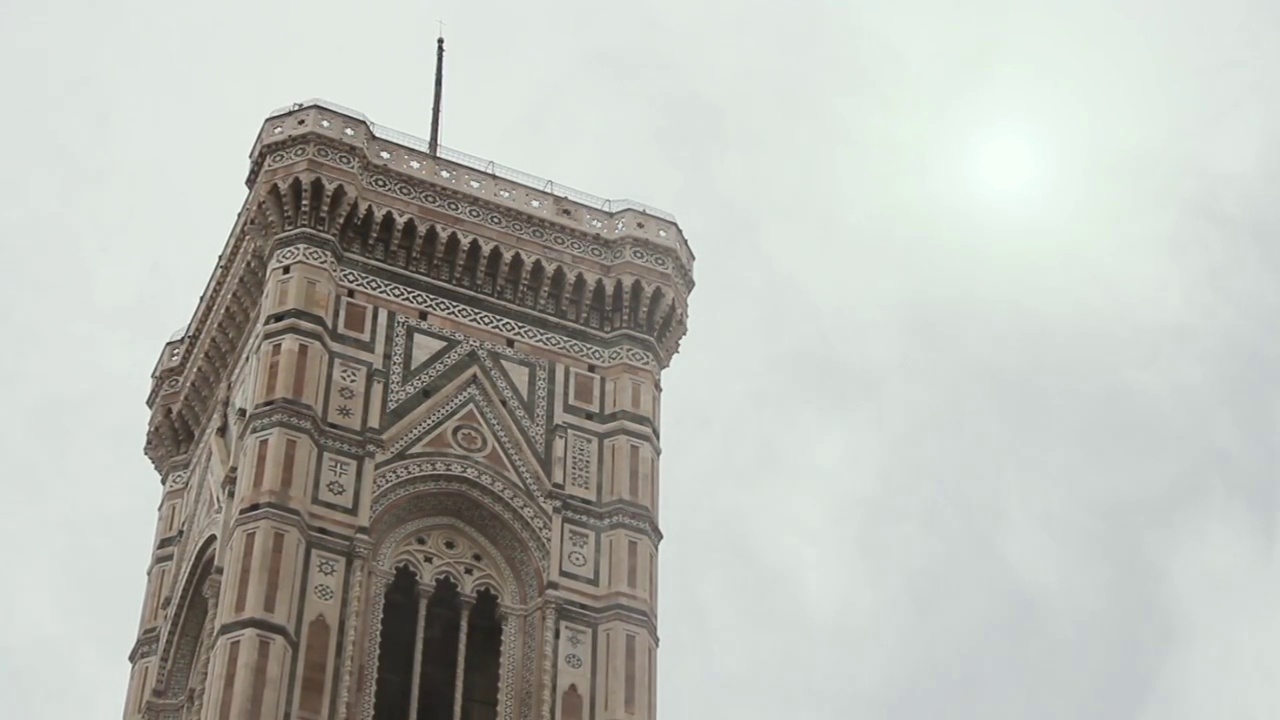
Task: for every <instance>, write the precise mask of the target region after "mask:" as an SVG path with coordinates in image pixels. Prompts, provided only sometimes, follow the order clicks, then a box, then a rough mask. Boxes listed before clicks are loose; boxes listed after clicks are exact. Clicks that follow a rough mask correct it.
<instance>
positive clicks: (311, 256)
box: [271, 245, 658, 372]
mask: <svg viewBox="0 0 1280 720" xmlns="http://www.w3.org/2000/svg"><path fill="white" fill-rule="evenodd" d="M296 260H303V261H306V262H312V263H315V264H316V265H319V266H321V267H325V268H328V269H329V270H330V272H332V273H333V274H334V275H335V276H336V277H337V279H338V282H339V283H340V284H342V285H343V286H344V287H349V288H356V289H359V290H363V291H365V292H367V293H370V294H372V295H377V296H380V297H384V298H388V299H391V300H395V301H396V302H401V303H406V304H408V305H412V306H414V307H416V308H418V309H420V310H426V311H427V312H433V313H439V314H440V315H444V316H446V317H449V318H451V319H454V320H459V321H461V322H464V323H467V324H469V325H474V326H477V327H481V328H485V329H488V330H494V331H497V332H499V333H502V334H503V335H505V336H507V337H510V338H512V339H515V340H520V341H522V342H527V343H529V344H531V345H537V346H539V347H543V348H546V349H548V350H556V351H558V352H562V353H564V354H566V355H571V356H573V357H575V358H578V359H579V360H583V361H585V362H587V363H591V364H594V365H602V366H609V365H617V364H620V363H628V364H631V365H638V366H640V367H643V368H647V369H649V370H653V371H655V372H656V371H657V370H658V363H657V360H656V359H655V358H654V356H653V355H652V354H651V353H648V352H645V351H644V350H641V349H639V348H635V347H630V346H621V347H612V348H602V347H599V346H597V345H594V344H591V343H585V342H582V341H581V340H575V339H573V338H570V337H565V336H564V335H560V334H557V333H553V332H548V331H546V330H543V329H541V328H536V327H533V326H532V325H526V324H524V323H522V322H518V321H516V320H512V319H510V318H507V317H503V316H501V315H495V314H493V313H491V312H486V311H484V310H480V309H479V308H474V307H471V306H468V305H464V304H462V303H457V302H454V301H452V300H447V299H445V298H442V297H439V296H436V295H432V294H430V293H427V292H423V291H421V290H414V289H413V288H410V287H406V286H404V285H400V284H399V283H394V282H390V281H387V280H383V279H381V278H376V277H373V276H372V275H366V274H364V273H362V272H359V271H356V270H352V269H351V268H345V267H344V268H339V267H338V262H337V260H336V259H335V258H334V256H333V254H332V253H330V252H328V251H326V250H321V249H319V248H314V247H311V246H309V245H293V246H290V247H287V248H283V249H281V250H280V251H278V252H277V253H276V254H275V256H273V258H272V260H271V264H272V266H275V265H284V264H288V263H290V262H294V261H296Z"/></svg>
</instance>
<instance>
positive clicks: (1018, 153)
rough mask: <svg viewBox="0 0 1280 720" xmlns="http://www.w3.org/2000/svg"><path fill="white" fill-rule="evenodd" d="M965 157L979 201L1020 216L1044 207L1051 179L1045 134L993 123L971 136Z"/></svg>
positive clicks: (970, 185)
mask: <svg viewBox="0 0 1280 720" xmlns="http://www.w3.org/2000/svg"><path fill="white" fill-rule="evenodd" d="M962 157H963V159H962V161H961V162H962V166H963V171H964V176H965V182H966V184H967V187H968V189H969V192H970V193H972V196H973V200H974V201H975V202H976V203H978V204H980V205H981V206H984V207H985V208H987V209H989V210H996V211H1000V212H1002V213H1010V214H1017V215H1027V214H1033V213H1034V212H1035V211H1036V210H1039V209H1042V207H1043V204H1044V200H1045V198H1046V194H1047V190H1048V187H1047V186H1048V184H1049V182H1050V181H1051V180H1052V176H1051V173H1050V163H1049V161H1050V158H1049V153H1048V147H1047V142H1046V140H1045V139H1044V137H1043V134H1042V133H1037V132H1036V131H1035V130H1034V129H1032V128H1029V127H1027V126H1025V125H1021V124H1014V123H1010V124H1005V125H993V126H991V127H988V128H984V129H981V130H979V131H978V132H975V133H973V134H972V136H971V137H970V138H968V140H967V142H966V146H965V148H964V154H963V156H962Z"/></svg>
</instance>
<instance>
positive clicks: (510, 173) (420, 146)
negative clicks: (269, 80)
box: [267, 98, 676, 223]
mask: <svg viewBox="0 0 1280 720" xmlns="http://www.w3.org/2000/svg"><path fill="white" fill-rule="evenodd" d="M311 106H316V107H322V108H325V109H326V110H331V111H333V112H336V113H340V114H342V115H346V116H348V117H352V118H356V119H358V120H360V121H362V122H364V123H365V124H366V125H368V126H369V128H370V129H371V130H373V134H374V136H375V137H377V138H379V139H381V140H386V141H387V142H393V143H396V144H397V145H403V146H405V147H408V148H413V149H414V150H417V151H419V152H423V153H427V152H429V151H430V147H429V145H430V144H429V143H428V142H427V141H426V140H424V139H422V138H420V137H417V136H416V135H410V134H409V133H406V132H401V131H399V130H396V129H394V128H389V127H384V126H382V125H378V124H377V123H375V122H373V121H372V120H370V119H369V118H368V116H366V115H365V114H364V113H362V112H360V111H358V110H353V109H351V108H349V107H344V106H342V105H339V104H337V103H332V102H329V101H328V100H321V99H319V98H315V99H312V100H307V101H306V102H300V103H294V104H293V105H288V106H285V107H282V108H278V109H276V110H275V111H273V112H272V113H271V114H270V115H268V116H267V117H268V119H269V118H273V117H277V116H279V115H287V114H289V113H291V112H296V111H298V110H301V109H303V108H305V107H311ZM437 157H439V158H441V159H443V160H448V161H449V162H453V163H457V164H459V165H464V166H466V167H468V168H471V169H472V170H479V171H480V172H483V173H488V174H490V175H493V176H494V177H499V178H502V179H503V180H510V181H511V182H515V183H520V184H521V185H524V186H526V187H531V188H534V189H536V190H541V191H542V192H545V193H548V194H551V195H555V196H557V197H562V198H565V199H566V200H572V201H574V202H576V203H580V204H582V205H586V206H588V207H593V208H596V209H598V210H603V211H604V212H608V213H614V212H620V211H622V210H635V211H636V212H642V213H644V214H646V215H652V216H653V217H657V218H662V219H663V220H666V221H668V222H672V223H674V222H676V218H675V216H674V215H672V214H671V213H668V212H666V211H665V210H659V209H658V208H655V207H653V206H652V205H645V204H644V203H641V202H636V201H635V200H618V199H610V198H605V197H600V196H599V195H592V194H591V193H588V192H583V191H581V190H576V189H574V188H571V187H568V186H565V185H560V184H558V183H555V182H552V181H551V180H548V179H547V178H542V177H538V176H537V175H532V174H530V173H527V172H524V171H522V170H517V169H515V168H512V167H507V166H506V165H499V164H498V163H495V162H493V161H492V160H485V159H484V158H480V157H476V156H475V155H471V154H469V153H464V152H462V151H460V150H454V149H452V148H447V147H445V146H443V145H441V146H440V147H439V151H438V152H437Z"/></svg>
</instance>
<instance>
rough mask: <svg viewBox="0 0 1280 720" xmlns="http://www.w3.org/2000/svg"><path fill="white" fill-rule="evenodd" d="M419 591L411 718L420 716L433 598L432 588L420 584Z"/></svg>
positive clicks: (411, 692)
mask: <svg viewBox="0 0 1280 720" xmlns="http://www.w3.org/2000/svg"><path fill="white" fill-rule="evenodd" d="M418 592H420V593H422V597H421V598H419V600H418V624H417V625H416V626H415V627H414V631H413V632H414V635H413V638H414V639H413V664H412V665H410V667H411V668H412V670H411V672H412V673H413V677H412V678H410V679H409V688H410V689H409V718H410V719H412V718H415V717H417V716H418V694H419V693H420V692H422V687H421V685H422V651H423V649H424V648H423V646H424V645H426V643H425V642H423V630H424V629H426V627H427V602H428V601H430V600H431V589H430V588H428V587H427V586H425V585H419V586H418Z"/></svg>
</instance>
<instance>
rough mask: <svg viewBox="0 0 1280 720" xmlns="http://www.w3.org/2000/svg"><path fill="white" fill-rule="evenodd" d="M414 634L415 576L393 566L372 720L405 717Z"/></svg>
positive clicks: (416, 600) (410, 680) (410, 681)
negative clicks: (394, 570) (393, 572)
mask: <svg viewBox="0 0 1280 720" xmlns="http://www.w3.org/2000/svg"><path fill="white" fill-rule="evenodd" d="M417 635H418V576H417V574H416V573H414V572H413V571H412V570H410V569H409V568H408V567H406V566H401V567H399V568H397V569H396V576H395V579H394V580H392V581H391V584H390V585H389V586H388V587H387V594H386V600H385V601H384V605H383V608H382V632H381V635H380V637H379V644H378V685H377V692H376V693H375V694H374V701H373V717H374V718H375V720H408V718H409V707H410V702H411V699H410V694H411V693H412V692H413V661H414V657H413V656H414V651H415V647H416V646H417V642H415V638H416V637H417Z"/></svg>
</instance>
